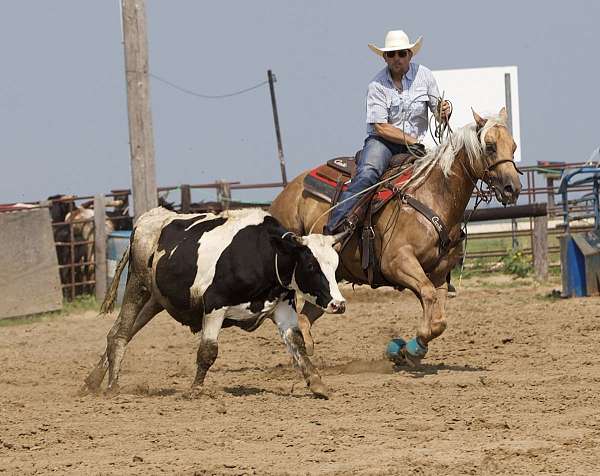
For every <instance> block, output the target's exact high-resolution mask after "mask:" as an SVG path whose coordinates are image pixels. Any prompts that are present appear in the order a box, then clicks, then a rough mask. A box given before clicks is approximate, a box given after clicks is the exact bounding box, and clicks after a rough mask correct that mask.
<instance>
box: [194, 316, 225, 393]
mask: <svg viewBox="0 0 600 476" xmlns="http://www.w3.org/2000/svg"><path fill="white" fill-rule="evenodd" d="M224 317H225V310H224V309H219V310H217V311H213V312H211V313H210V314H206V315H205V316H204V317H203V318H202V334H201V336H200V346H199V347H198V354H197V356H196V366H197V368H196V377H195V378H194V382H193V383H192V388H191V390H190V392H189V396H190V397H196V396H199V395H200V393H201V392H202V385H204V379H205V378H206V373H207V372H208V369H210V367H211V366H212V364H214V363H215V360H217V355H218V353H219V343H218V339H219V332H220V331H221V326H222V325H223V318H224Z"/></svg>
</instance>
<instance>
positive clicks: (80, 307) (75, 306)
mask: <svg viewBox="0 0 600 476" xmlns="http://www.w3.org/2000/svg"><path fill="white" fill-rule="evenodd" d="M99 310H100V304H99V303H98V302H97V301H96V297H95V296H93V295H92V294H84V295H81V296H77V297H76V298H75V299H73V300H72V301H63V308H62V309H61V310H59V311H52V312H41V313H39V314H30V315H27V316H19V317H9V318H6V319H0V327H7V326H18V325H23V324H34V323H38V322H46V321H50V320H52V319H56V318H60V317H64V316H68V315H69V314H77V313H80V312H84V311H99Z"/></svg>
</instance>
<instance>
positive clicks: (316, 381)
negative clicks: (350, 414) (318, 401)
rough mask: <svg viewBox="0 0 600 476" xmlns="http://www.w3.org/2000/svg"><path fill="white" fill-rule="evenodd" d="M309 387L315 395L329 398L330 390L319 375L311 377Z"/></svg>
mask: <svg viewBox="0 0 600 476" xmlns="http://www.w3.org/2000/svg"><path fill="white" fill-rule="evenodd" d="M308 388H309V389H310V391H311V392H312V393H313V394H314V395H315V397H318V398H323V399H325V400H329V395H330V393H331V392H330V391H329V389H328V388H327V386H326V385H325V384H324V383H323V382H322V381H321V379H320V378H319V377H311V378H310V379H309V382H308Z"/></svg>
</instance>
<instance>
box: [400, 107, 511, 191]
mask: <svg viewBox="0 0 600 476" xmlns="http://www.w3.org/2000/svg"><path fill="white" fill-rule="evenodd" d="M485 119H487V121H486V123H485V125H484V126H483V129H482V130H481V132H480V133H479V134H478V133H477V126H476V125H475V123H474V122H473V123H471V124H467V125H466V126H463V127H461V128H459V129H457V130H456V131H454V133H453V134H452V135H451V136H450V137H449V138H447V139H446V140H444V141H443V142H442V143H441V144H439V145H438V146H437V147H436V148H434V149H432V150H430V151H428V152H427V154H425V156H423V157H421V158H419V159H417V160H416V161H415V166H414V167H415V168H414V171H413V174H412V177H411V178H410V180H408V181H407V182H406V183H405V184H404V185H403V186H402V189H407V188H409V187H410V188H416V187H418V186H419V185H421V184H422V183H423V181H424V180H425V179H426V178H427V177H428V176H429V173H430V172H431V171H432V170H433V168H434V167H435V166H439V167H440V169H442V172H443V174H444V176H445V177H449V176H450V171H451V169H452V164H453V163H454V159H455V158H456V155H457V153H458V151H459V150H460V149H462V148H463V147H464V148H465V151H466V153H467V158H468V160H469V165H470V168H471V170H473V169H474V168H475V166H476V165H477V163H478V162H482V161H487V156H486V155H485V154H484V153H483V151H484V149H485V136H486V134H487V131H489V130H490V129H491V128H492V127H494V126H496V125H502V126H506V123H505V122H504V121H503V120H502V119H501V118H500V117H498V116H493V117H486V118H485ZM483 165H486V166H487V165H489V164H483Z"/></svg>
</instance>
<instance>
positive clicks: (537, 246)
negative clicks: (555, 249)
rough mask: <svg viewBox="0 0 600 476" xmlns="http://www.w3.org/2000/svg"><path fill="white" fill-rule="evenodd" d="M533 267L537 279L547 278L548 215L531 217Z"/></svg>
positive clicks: (543, 279) (544, 279)
mask: <svg viewBox="0 0 600 476" xmlns="http://www.w3.org/2000/svg"><path fill="white" fill-rule="evenodd" d="M532 248H533V267H534V270H535V277H536V278H537V279H538V280H539V281H546V280H547V279H548V215H546V216H541V217H534V219H533V243H532Z"/></svg>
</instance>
